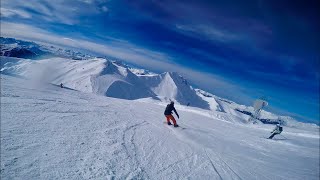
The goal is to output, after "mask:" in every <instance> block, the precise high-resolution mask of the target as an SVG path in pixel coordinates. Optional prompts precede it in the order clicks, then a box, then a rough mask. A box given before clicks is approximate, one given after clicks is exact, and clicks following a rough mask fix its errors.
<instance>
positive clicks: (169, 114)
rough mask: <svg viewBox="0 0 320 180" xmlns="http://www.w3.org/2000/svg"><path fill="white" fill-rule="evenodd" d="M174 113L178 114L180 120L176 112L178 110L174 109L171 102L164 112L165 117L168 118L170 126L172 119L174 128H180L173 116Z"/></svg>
mask: <svg viewBox="0 0 320 180" xmlns="http://www.w3.org/2000/svg"><path fill="white" fill-rule="evenodd" d="M172 111H174V113H176V115H177V117H178V119H179V114H178V113H177V111H176V108H174V102H173V101H171V102H170V104H168V105H167V107H166V110H165V111H164V115H165V116H166V118H167V123H168V125H171V122H170V119H171V120H172V122H173V126H174V127H179V125H178V124H177V122H176V120H175V118H174V117H173V116H172Z"/></svg>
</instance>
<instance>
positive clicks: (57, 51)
mask: <svg viewBox="0 0 320 180" xmlns="http://www.w3.org/2000/svg"><path fill="white" fill-rule="evenodd" d="M0 44H1V45H0V50H1V52H0V55H1V56H7V57H18V58H26V59H43V58H48V57H64V58H70V59H75V60H83V59H88V58H92V56H91V55H89V54H86V53H81V52H79V51H74V50H70V49H64V48H61V47H56V46H51V45H46V44H39V43H35V42H29V41H23V40H18V39H14V38H5V37H0Z"/></svg>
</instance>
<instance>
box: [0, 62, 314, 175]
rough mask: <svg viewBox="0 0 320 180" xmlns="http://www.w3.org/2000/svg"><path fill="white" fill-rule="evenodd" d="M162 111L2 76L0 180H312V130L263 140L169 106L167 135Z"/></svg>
mask: <svg viewBox="0 0 320 180" xmlns="http://www.w3.org/2000/svg"><path fill="white" fill-rule="evenodd" d="M91 65H92V66H94V65H95V64H94V63H92V64H91ZM83 71H84V72H85V71H86V70H85V69H84V70H83ZM70 73H72V72H70ZM86 73H89V72H86ZM99 73H100V71H99ZM122 75H123V74H122ZM83 81H84V82H85V81H87V80H86V79H83ZM71 82H72V81H70V83H71ZM74 82H77V81H74ZM165 105H166V104H165V103H164V102H160V101H156V100H153V99H150V98H145V99H138V100H124V99H116V98H111V97H106V96H101V95H99V94H93V93H90V91H89V90H88V92H81V91H76V90H73V89H72V88H60V87H59V86H57V85H54V84H51V83H44V82H43V83H34V81H33V80H32V79H31V78H30V77H27V78H22V77H21V76H20V75H19V76H13V75H4V74H1V179H2V180H5V179H286V180H287V179H299V180H300V179H309V180H312V179H318V178H319V128H318V127H310V128H308V129H299V128H290V127H285V128H284V131H283V133H282V134H281V135H278V136H275V139H274V140H268V139H266V137H268V136H269V135H270V131H271V130H272V129H273V127H274V126H272V125H252V124H251V125H250V124H244V123H242V121H243V119H241V116H237V115H236V114H235V115H234V114H228V113H226V112H222V111H212V110H204V109H199V108H194V107H190V106H189V107H188V106H181V105H176V109H177V111H178V113H179V115H180V119H177V122H178V124H179V125H180V127H179V128H174V127H172V126H168V125H167V124H165V123H164V122H165V117H164V115H163V111H164V108H165ZM224 108H228V107H227V106H225V107H224ZM225 111H228V110H225Z"/></svg>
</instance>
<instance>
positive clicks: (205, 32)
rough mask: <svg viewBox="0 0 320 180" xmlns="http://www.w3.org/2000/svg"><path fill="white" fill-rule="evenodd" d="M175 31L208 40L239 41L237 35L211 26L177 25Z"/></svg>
mask: <svg viewBox="0 0 320 180" xmlns="http://www.w3.org/2000/svg"><path fill="white" fill-rule="evenodd" d="M176 29H177V30H179V31H183V32H184V33H187V34H188V35H191V36H197V37H200V38H206V39H210V40H218V41H222V42H228V41H238V40H240V39H241V37H240V36H239V35H235V34H234V33H231V32H227V31H225V30H223V29H219V28H216V27H214V26H212V25H205V24H196V25H182V24H177V25H176Z"/></svg>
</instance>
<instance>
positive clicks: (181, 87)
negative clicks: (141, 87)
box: [140, 72, 209, 109]
mask: <svg viewBox="0 0 320 180" xmlns="http://www.w3.org/2000/svg"><path fill="white" fill-rule="evenodd" d="M140 78H141V79H142V80H143V81H144V82H145V84H146V85H147V86H148V87H151V89H152V91H153V92H154V93H155V94H157V95H158V96H160V97H161V98H165V99H171V100H175V101H177V102H179V103H180V104H182V105H187V106H193V107H199V108H203V109H209V104H208V102H206V101H204V100H203V99H201V98H200V97H199V96H198V95H197V93H196V91H195V90H194V89H193V88H192V87H191V86H190V85H189V84H188V82H187V80H186V79H184V78H183V77H182V76H181V75H179V74H178V73H176V72H166V73H162V74H159V75H143V76H140Z"/></svg>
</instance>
